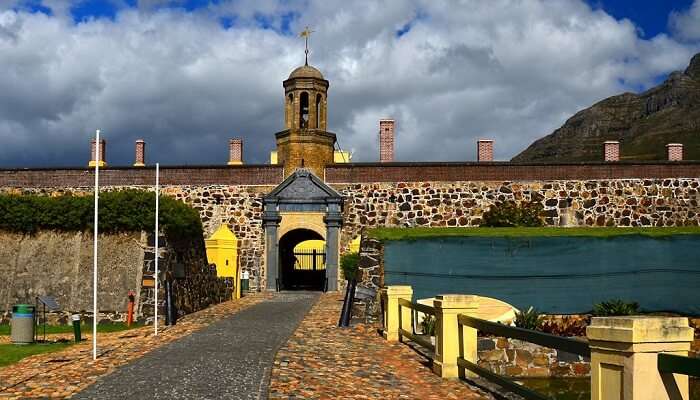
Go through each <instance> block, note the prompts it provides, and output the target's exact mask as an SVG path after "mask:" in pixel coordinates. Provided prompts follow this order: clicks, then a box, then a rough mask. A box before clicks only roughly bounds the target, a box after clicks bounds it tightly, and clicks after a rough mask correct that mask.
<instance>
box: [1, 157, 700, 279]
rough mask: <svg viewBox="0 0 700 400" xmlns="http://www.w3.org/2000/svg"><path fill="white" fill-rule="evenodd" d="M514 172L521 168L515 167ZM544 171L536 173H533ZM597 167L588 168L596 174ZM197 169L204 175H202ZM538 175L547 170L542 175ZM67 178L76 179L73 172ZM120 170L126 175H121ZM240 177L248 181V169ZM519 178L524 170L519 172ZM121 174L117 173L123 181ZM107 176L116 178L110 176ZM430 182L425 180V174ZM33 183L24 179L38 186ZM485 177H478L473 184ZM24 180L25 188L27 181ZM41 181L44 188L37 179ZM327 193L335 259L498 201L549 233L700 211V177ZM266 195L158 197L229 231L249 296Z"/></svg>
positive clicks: (248, 188) (171, 188)
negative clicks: (340, 206) (533, 216)
mask: <svg viewBox="0 0 700 400" xmlns="http://www.w3.org/2000/svg"><path fill="white" fill-rule="evenodd" d="M674 165H675V166H674ZM698 165H700V164H688V165H685V164H683V165H681V164H677V165H676V164H673V165H670V164H669V165H667V164H659V165H658V166H653V165H647V167H646V168H652V167H653V168H657V167H658V168H657V169H656V170H654V171H655V172H656V173H661V172H664V171H666V172H668V173H674V174H679V173H681V172H684V171H685V170H684V169H683V168H686V169H687V168H697V167H698ZM396 167H397V166H396V165H394V166H392V168H396ZM467 167H469V168H472V167H474V166H465V165H462V166H460V168H467ZM511 167H512V168H515V167H514V166H511ZM511 167H508V168H511ZM520 167H523V166H519V167H518V168H520ZM544 167H545V166H538V167H537V168H540V169H542V168H544ZM603 167H604V166H600V165H597V166H595V168H598V169H600V168H603ZM628 167H629V166H626V167H625V168H628ZM334 168H336V167H334ZM338 168H341V167H338ZM483 168H486V166H482V169H478V171H484V170H483ZM499 168H500V167H499ZM591 168H593V167H591ZM679 168H680V169H679ZM521 169H522V168H521ZM521 169H517V168H516V169H515V170H517V171H521ZM199 170H201V171H205V170H206V169H199ZM199 170H197V171H199ZM545 170H546V168H545V169H544V170H543V171H545ZM667 170H668V171H667ZM68 171H69V172H70V171H72V172H71V173H77V172H75V171H73V170H68ZM113 171H121V170H113ZM124 171H126V172H129V173H132V172H131V170H128V169H125V170H124ZM183 171H184V172H183ZM216 171H218V172H217V174H224V175H226V174H234V173H235V171H233V172H231V171H228V172H227V170H226V169H216ZM222 171H223V172H222ZM241 171H243V170H241ZM245 171H247V172H246V174H248V173H250V172H251V171H252V169H248V170H245ZM265 171H266V173H270V174H273V175H274V174H278V173H280V171H278V170H277V169H274V168H273V169H270V170H269V171H268V170H265ZM353 171H355V170H353ZM411 171H413V169H412V170H411ZM525 171H529V170H528V169H527V168H526V169H525ZM596 171H597V170H596ZM669 171H670V172H669ZM11 172H12V173H19V171H14V172H13V171H4V172H3V173H5V174H10V175H12V174H11ZM31 172H32V173H33V174H35V175H37V176H38V177H39V176H43V175H41V174H40V172H41V171H31ZM54 172H55V171H54ZM126 172H124V173H125V174H126ZM171 172H172V173H175V172H177V174H181V173H182V174H184V173H185V172H186V170H182V171H180V170H173V171H171ZM190 172H192V171H190ZM521 172H522V171H521ZM598 172H600V171H598ZM613 172H614V171H613ZM685 172H687V171H685ZM114 173H115V174H117V172H114ZM133 173H135V172H133ZM149 173H150V172H149ZM543 173H544V172H543ZM177 174H176V175H173V176H177V177H179V178H177V179H184V178H182V176H180V175H177ZM117 175H118V174H117ZM117 175H115V176H117ZM127 175H128V174H127ZM433 175H434V174H433ZM32 176H34V175H32ZM217 176H218V175H217ZM227 176H228V175H227ZM275 176H276V175H275ZM429 176H432V175H430V174H429ZM440 176H442V175H439V174H438V175H436V177H440ZM445 176H446V177H449V176H448V175H445ZM488 176H490V175H488ZM488 176H485V177H486V178H487V177H488ZM691 176H692V175H691ZM38 177H34V178H31V179H35V178H36V179H39V178H38ZM485 177H484V176H478V177H475V179H476V178H478V179H483V178H485ZM366 178H367V177H366ZM27 179H29V178H27ZM31 179H30V181H28V183H31V182H33V181H31ZM42 179H43V178H42ZM81 179H82V178H81ZM115 179H116V178H115ZM119 179H122V178H121V177H120V178H119ZM173 179H175V178H173ZM198 179H199V178H198ZM201 179H204V178H201ZM201 179H200V180H201ZM217 179H218V180H223V181H225V180H226V179H227V178H226V176H223V175H222V176H221V177H218V178H217ZM232 179H233V178H232ZM251 179H252V178H251ZM265 179H266V180H264V182H267V179H268V178H265ZM270 179H272V178H270ZM273 180H274V179H272V180H270V182H272V181H273ZM5 181H7V179H5ZM2 182H3V181H2V180H1V179H0V193H3V192H4V193H17V194H23V193H28V194H29V193H32V194H44V195H58V194H61V193H66V192H72V193H84V194H86V195H92V189H91V188H90V187H86V186H81V187H68V186H60V187H58V186H57V187H39V186H36V185H35V186H31V185H30V186H27V187H19V186H3V185H2V184H1V183H2ZM8 182H9V181H8ZM41 182H42V183H47V182H45V181H43V180H42V181H41ZM81 182H82V181H81ZM120 182H121V181H120ZM202 182H203V181H202ZM333 187H334V188H335V189H337V190H339V191H340V193H341V194H342V195H343V196H344V197H345V207H344V211H343V218H344V221H343V222H344V226H343V229H342V234H341V241H340V242H341V252H344V251H346V250H347V248H348V246H349V244H350V242H351V241H352V240H353V239H355V238H356V237H357V236H358V235H360V234H361V230H362V229H371V228H375V227H417V226H423V227H450V226H455V227H456V226H478V225H479V224H480V223H481V217H482V215H483V213H484V212H485V211H486V210H488V208H489V207H490V206H491V205H492V204H494V203H495V202H497V201H504V200H513V201H516V202H524V201H538V202H541V203H542V204H543V205H544V207H545V213H546V223H547V225H550V226H682V225H698V224H700V212H699V210H700V208H699V207H698V203H699V202H700V195H699V190H700V178H668V179H661V178H655V179H651V178H650V179H602V180H600V179H598V180H543V181H535V180H528V181H487V180H472V181H413V182H384V183H382V182H374V183H371V182H369V183H355V184H342V183H338V184H333ZM129 188H141V189H145V190H150V189H151V188H148V187H144V186H139V185H127V186H111V187H104V188H103V190H122V189H129ZM273 188H274V185H273V184H272V183H269V184H268V183H265V184H260V185H243V184H223V183H218V182H217V184H211V185H206V184H194V185H176V184H173V185H165V186H164V187H163V188H162V191H163V193H164V194H165V195H168V196H172V197H174V198H176V199H179V200H181V201H183V202H185V203H187V204H189V205H191V206H192V207H194V208H195V209H197V210H198V211H199V214H200V217H201V218H202V222H203V225H204V230H205V236H207V235H209V234H211V233H213V231H214V230H215V229H216V228H217V227H218V226H219V225H220V224H221V223H227V224H228V225H229V227H230V228H231V229H232V230H233V232H234V233H235V234H236V236H237V237H238V239H239V249H240V254H241V266H242V269H243V270H246V271H248V272H250V275H251V282H250V284H251V289H252V290H256V289H260V288H262V283H263V280H264V277H265V274H266V273H265V265H264V257H263V251H264V246H265V244H264V238H263V229H262V222H261V219H262V197H263V196H264V195H266V194H267V193H269V192H270V191H272V189H273ZM372 279H374V280H376V281H377V282H375V284H377V283H379V282H381V280H378V279H379V278H376V279H375V278H371V279H370V280H372Z"/></svg>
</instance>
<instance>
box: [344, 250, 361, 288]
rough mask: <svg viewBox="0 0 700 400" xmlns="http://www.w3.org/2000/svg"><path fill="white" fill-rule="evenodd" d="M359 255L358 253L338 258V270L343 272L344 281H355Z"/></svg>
mask: <svg viewBox="0 0 700 400" xmlns="http://www.w3.org/2000/svg"><path fill="white" fill-rule="evenodd" d="M359 261H360V255H359V254H358V253H348V254H344V255H343V256H342V257H340V269H342V270H343V276H344V277H345V279H347V280H349V281H351V280H353V279H357V278H358V276H357V272H358V263H359Z"/></svg>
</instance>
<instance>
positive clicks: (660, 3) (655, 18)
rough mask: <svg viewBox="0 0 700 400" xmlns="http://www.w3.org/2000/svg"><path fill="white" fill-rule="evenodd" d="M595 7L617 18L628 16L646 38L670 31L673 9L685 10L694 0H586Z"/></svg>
mask: <svg viewBox="0 0 700 400" xmlns="http://www.w3.org/2000/svg"><path fill="white" fill-rule="evenodd" d="M586 2H587V3H588V4H589V5H590V6H591V7H593V8H594V9H602V10H604V11H605V12H606V13H608V14H610V15H612V16H613V17H615V18H616V19H623V18H627V19H629V20H631V21H632V22H634V24H635V25H637V27H639V28H641V30H642V31H643V34H640V36H641V37H643V38H644V39H650V38H653V37H654V36H656V35H658V34H659V33H667V32H668V16H669V14H670V13H671V12H672V11H685V10H687V9H688V8H690V6H691V5H692V4H693V0H654V1H643V2H641V1H639V0H586Z"/></svg>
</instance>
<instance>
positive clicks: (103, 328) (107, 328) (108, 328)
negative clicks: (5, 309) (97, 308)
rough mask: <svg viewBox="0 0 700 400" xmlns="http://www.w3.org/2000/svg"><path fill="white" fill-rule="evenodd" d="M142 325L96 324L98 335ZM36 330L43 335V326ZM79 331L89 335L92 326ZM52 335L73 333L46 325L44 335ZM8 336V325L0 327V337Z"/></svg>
mask: <svg viewBox="0 0 700 400" xmlns="http://www.w3.org/2000/svg"><path fill="white" fill-rule="evenodd" d="M142 326H143V325H141V324H131V326H130V327H128V326H126V323H124V322H116V323H113V324H98V325H97V332H100V333H109V332H119V331H125V330H127V329H135V328H140V327H142ZM36 330H37V332H38V333H39V334H40V335H43V334H44V326H43V325H37V326H36ZM80 331H81V332H83V333H90V332H92V325H88V324H82V325H80ZM52 333H73V325H46V334H47V335H48V334H52ZM9 334H10V325H8V324H4V325H0V335H5V336H7V335H9Z"/></svg>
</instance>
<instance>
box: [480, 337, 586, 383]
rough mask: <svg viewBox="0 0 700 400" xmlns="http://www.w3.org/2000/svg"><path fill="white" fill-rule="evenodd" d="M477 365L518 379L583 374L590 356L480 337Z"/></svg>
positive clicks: (519, 342) (518, 341)
mask: <svg viewBox="0 0 700 400" xmlns="http://www.w3.org/2000/svg"><path fill="white" fill-rule="evenodd" d="M478 353H479V366H481V367H484V368H486V369H488V370H490V371H492V372H495V373H497V374H500V375H506V376H511V377H522V378H525V377H527V378H543V377H550V376H556V377H585V376H589V375H590V372H591V366H590V359H588V358H584V357H582V356H579V355H576V354H571V353H567V352H565V351H561V350H555V349H550V348H547V347H542V346H539V345H536V344H532V343H529V342H525V341H522V340H516V339H507V338H492V337H480V338H479V339H478Z"/></svg>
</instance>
